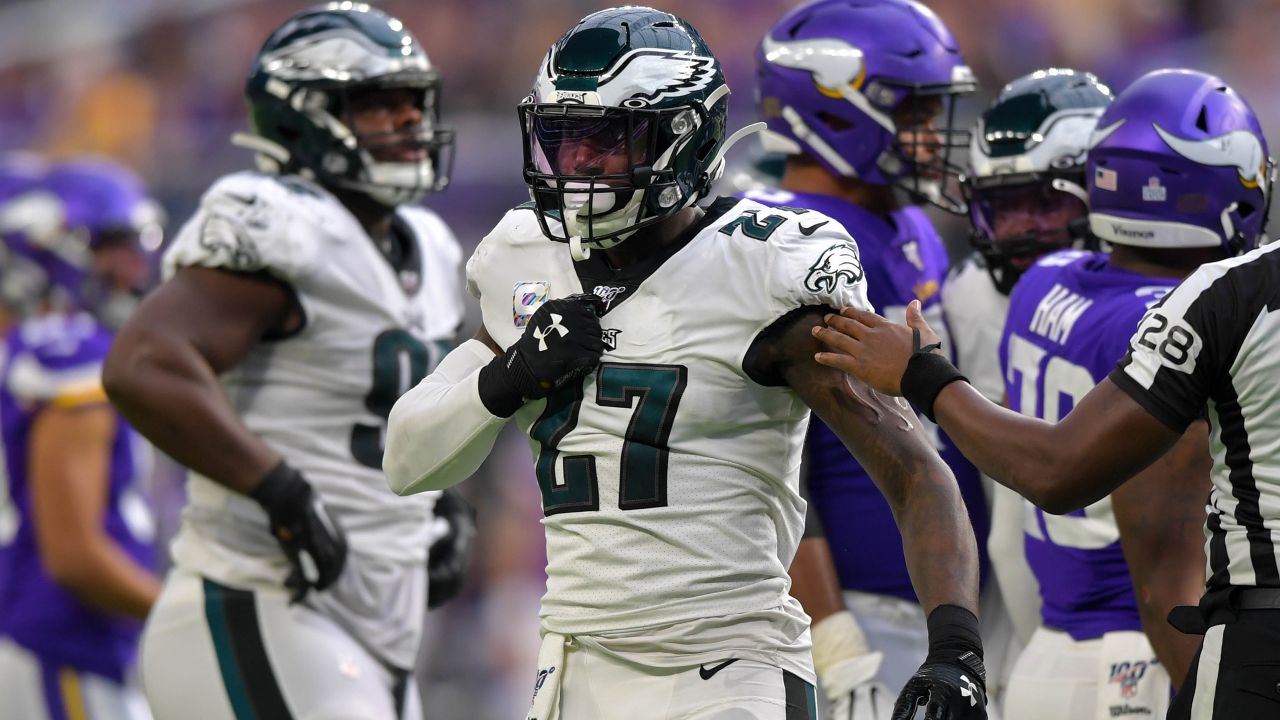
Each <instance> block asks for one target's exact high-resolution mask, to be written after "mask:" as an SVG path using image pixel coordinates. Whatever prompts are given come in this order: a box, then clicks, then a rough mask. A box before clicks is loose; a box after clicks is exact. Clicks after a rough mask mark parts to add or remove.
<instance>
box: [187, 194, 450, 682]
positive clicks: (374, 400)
mask: <svg viewBox="0 0 1280 720" xmlns="http://www.w3.org/2000/svg"><path fill="white" fill-rule="evenodd" d="M392 226H393V230H392V232H393V234H395V235H397V236H398V238H399V239H400V240H401V241H402V242H401V247H402V248H404V249H405V250H404V252H405V254H404V256H403V258H402V262H399V263H397V266H393V265H392V263H391V262H390V261H389V260H388V259H387V257H386V256H385V255H384V254H383V253H382V252H380V251H379V249H378V247H377V245H376V244H375V243H374V241H373V240H372V239H371V238H370V237H369V235H368V234H367V233H366V232H365V230H364V229H363V227H362V226H361V225H360V224H359V222H358V221H357V220H356V218H355V217H354V216H353V215H352V214H351V213H350V212H349V211H348V210H347V209H346V207H345V206H343V205H342V204H341V203H340V202H339V201H338V200H337V199H336V198H335V197H334V196H333V195H331V194H330V193H329V192H328V191H326V190H324V189H323V188H321V187H319V186H317V185H314V184H311V183H309V182H306V181H304V180H302V179H299V178H297V177H294V176H282V177H277V176H268V175H259V174H255V173H248V172H244V173H236V174H233V175H229V176H227V177H224V178H222V179H221V180H219V181H218V182H217V183H216V184H215V185H214V186H213V187H212V188H211V189H210V190H209V192H208V193H207V194H206V195H205V197H204V198H203V200H202V202H201V206H200V208H199V210H198V211H197V212H196V214H195V216H194V217H193V218H192V219H191V220H190V221H189V222H188V223H187V224H186V225H185V226H184V227H183V228H182V230H181V232H180V233H179V235H178V236H177V238H176V239H175V240H174V243H173V245H172V247H171V248H170V249H169V251H168V253H167V254H166V256H165V273H166V276H168V275H172V274H173V273H174V272H175V271H176V270H177V269H178V268H180V267H184V266H198V267H209V268H219V269H223V270H228V271H232V272H238V273H249V274H265V275H269V276H271V277H273V278H276V279H278V280H280V281H281V282H283V283H285V284H286V285H288V286H289V288H290V289H291V290H292V292H293V295H294V297H295V300H296V302H297V305H298V307H299V308H300V309H301V311H302V314H303V315H304V317H305V319H304V321H303V325H302V327H301V328H300V329H299V330H297V331H296V332H294V333H293V334H291V335H289V336H287V337H266V338H263V339H262V341H260V342H258V343H257V344H256V345H254V346H253V348H252V349H251V350H250V351H249V353H248V354H247V355H246V356H245V358H244V359H243V360H242V361H241V362H240V364H239V365H238V366H237V367H235V368H233V369H231V370H229V371H227V372H226V373H224V374H223V375H222V376H221V378H220V379H221V381H222V384H223V386H224V388H225V389H226V394H227V397H228V399H229V400H230V402H231V404H232V407H233V408H234V409H235V410H236V412H237V414H238V415H239V416H240V418H241V419H242V420H243V422H244V424H245V425H246V426H247V427H248V428H249V430H251V431H252V432H254V433H255V434H257V435H258V436H259V437H261V438H262V439H263V440H265V441H266V442H267V444H268V445H270V446H271V447H272V448H273V449H275V450H276V451H277V452H279V453H280V454H281V455H283V456H284V458H285V459H286V460H287V461H288V462H289V464H290V465H292V466H293V467H295V468H297V469H298V470H300V471H301V472H302V473H303V475H305V476H306V478H307V480H308V481H310V483H311V484H312V486H313V487H314V488H315V490H316V491H317V492H318V493H319V494H320V497H321V498H322V499H323V500H324V503H325V505H326V506H327V507H328V508H329V509H330V510H331V511H332V512H333V513H334V514H335V516H336V517H337V518H338V521H339V522H340V523H341V524H342V527H343V529H344V530H345V531H346V535H347V540H348V543H349V544H350V554H349V556H348V559H347V566H346V569H345V570H344V572H343V574H342V576H341V577H340V578H339V580H338V582H337V583H336V584H335V585H334V587H333V588H331V589H330V591H328V592H325V593H316V594H315V595H314V596H313V597H312V598H309V599H308V604H310V605H312V606H314V607H317V609H320V610H321V611H322V612H325V613H326V614H329V615H330V616H332V617H333V618H334V619H335V620H337V621H338V623H339V624H341V625H344V626H345V627H346V628H347V629H348V630H349V631H351V634H352V635H353V636H354V637H356V638H359V639H361V641H362V642H364V643H365V644H366V645H368V646H369V649H370V650H371V651H372V652H373V653H374V654H375V655H376V656H377V657H379V658H380V659H382V660H383V661H384V662H388V663H390V664H392V665H394V666H396V667H402V668H407V667H412V666H413V663H414V654H415V653H416V650H417V644H418V635H419V632H418V630H419V628H420V624H421V616H422V612H423V609H424V608H425V607H426V598H425V589H426V588H425V576H424V574H423V573H424V572H425V567H426V556H427V550H428V548H429V547H430V545H431V543H432V542H433V541H434V539H435V538H434V537H433V536H432V534H431V533H432V532H433V530H432V528H433V523H432V522H431V517H432V507H433V505H434V503H435V498H436V497H437V496H438V493H424V494H422V495H418V496H414V497H412V498H402V497H398V496H396V495H395V494H394V493H392V492H391V491H390V490H389V489H388V488H387V483H386V479H385V477H384V475H383V472H382V447H383V437H384V435H385V431H386V425H385V423H386V418H387V413H388V412H390V410H391V406H392V405H393V404H394V403H395V401H396V399H397V398H398V397H399V396H400V395H401V394H402V393H403V392H404V391H405V390H407V389H408V388H410V387H413V386H414V385H415V384H416V383H417V382H418V381H419V380H420V379H422V378H423V377H424V376H425V375H426V374H427V373H428V372H430V370H431V369H432V368H434V367H435V365H436V363H437V362H438V361H439V359H440V358H441V357H443V356H444V354H445V353H446V352H447V351H448V350H449V348H450V346H451V345H452V343H453V341H454V339H455V336H456V334H457V331H458V328H459V325H460V324H461V322H462V319H463V313H464V309H463V305H462V287H461V261H462V255H461V250H460V248H459V247H458V245H457V242H456V240H455V239H454V237H453V234H452V233H451V232H450V231H449V229H448V228H447V227H446V226H445V224H444V223H443V222H442V221H441V220H440V219H439V218H438V217H437V216H436V215H435V214H433V213H432V212H430V211H428V210H426V209H425V208H421V207H412V206H401V207H400V208H399V209H398V210H397V211H396V214H395V216H394V219H393V222H392ZM397 268H398V269H397ZM173 556H174V562H175V564H176V565H177V566H179V567H180V568H182V569H185V570H187V571H190V572H193V573H196V574H199V575H202V576H204V577H208V578H210V579H212V580H214V581H216V582H219V583H223V584H226V585H231V586H236V587H242V588H266V587H269V588H273V589H278V588H280V587H282V585H283V582H284V579H285V576H286V574H287V570H288V566H287V564H286V562H285V558H284V555H283V554H282V553H281V551H280V548H279V545H278V544H277V543H276V541H275V539H274V538H273V537H272V535H271V534H270V533H269V532H268V529H267V518H266V515H265V514H264V513H263V511H262V509H261V507H260V506H259V505H258V504H257V503H256V502H254V501H253V500H252V499H250V498H248V497H246V496H244V495H241V494H239V493H236V492H234V491H231V490H229V489H227V488H225V487H224V486H222V485H220V484H218V483H216V482H213V481H211V480H209V479H207V478H204V477H201V476H200V475H198V474H196V473H191V475H190V480H189V484H188V501H187V507H186V508H185V509H184V511H183V524H182V529H181V530H180V531H179V533H178V536H177V538H176V539H175V541H174V545H173Z"/></svg>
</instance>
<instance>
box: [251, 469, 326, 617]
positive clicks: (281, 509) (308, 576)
mask: <svg viewBox="0 0 1280 720" xmlns="http://www.w3.org/2000/svg"><path fill="white" fill-rule="evenodd" d="M249 496H250V497H252V498H253V499H254V500H257V501H258V503H259V504H260V505H262V508H263V509H264V510H266V511H267V518H268V519H269V520H270V523H271V534H272V535H274V536H275V538H276V542H278V543H280V547H281V548H282V549H283V550H284V554H285V557H287V558H288V559H289V564H290V565H291V566H293V569H292V571H290V573H289V577H288V578H287V579H286V580H285V583H284V584H285V587H287V588H288V589H289V590H290V602H295V603H296V602H299V601H301V600H302V599H303V598H304V597H306V595H307V592H308V591H310V590H312V589H314V590H324V589H325V588H327V587H329V586H330V585H332V584H333V582H334V581H335V580H337V579H338V576H339V575H341V574H342V568H343V566H344V565H345V564H346V561H347V539H346V537H345V536H344V535H343V533H342V528H341V527H340V526H339V525H338V523H337V521H336V520H335V519H334V518H333V516H332V515H330V514H329V511H328V510H327V509H326V508H325V506H324V503H322V502H321V501H320V497H319V496H318V495H316V494H315V491H314V490H312V489H311V483H308V482H307V481H306V479H305V478H303V477H302V473H300V472H298V471H297V470H294V469H293V468H291V467H289V466H288V465H287V464H285V462H284V461H283V460H282V461H280V464H279V465H276V466H275V467H274V468H272V469H271V471H270V472H268V473H267V474H266V476H264V477H263V478H262V480H261V481H260V482H259V483H258V484H257V485H256V486H254V488H253V489H252V490H250V491H249Z"/></svg>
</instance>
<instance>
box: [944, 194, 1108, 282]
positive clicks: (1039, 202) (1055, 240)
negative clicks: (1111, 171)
mask: <svg viewBox="0 0 1280 720" xmlns="http://www.w3.org/2000/svg"><path fill="white" fill-rule="evenodd" d="M1083 181H1084V178H1083V173H1080V172H1075V173H1017V174H1012V175H1003V176H994V177H989V178H979V179H969V178H966V180H965V183H964V188H965V197H966V199H967V202H968V206H969V221H970V223H971V224H972V227H973V232H972V234H971V235H970V242H971V244H972V245H973V247H974V249H975V250H977V251H978V253H979V254H981V255H982V257H983V259H984V260H986V264H987V270H988V272H990V273H991V278H992V280H993V281H994V282H995V285H996V289H998V290H999V291H1000V292H1001V293H1003V294H1005V295H1008V294H1009V293H1010V292H1011V291H1012V290H1013V286H1014V284H1016V283H1017V281H1018V278H1019V277H1021V275H1022V273H1023V272H1025V271H1026V270H1027V268H1029V267H1031V265H1032V264H1034V263H1035V261H1036V260H1037V259H1038V258H1039V257H1041V256H1042V255H1047V254H1049V253H1051V252H1056V251H1058V250H1065V249H1068V248H1071V247H1074V246H1077V245H1083V246H1086V247H1089V246H1092V245H1093V244H1094V243H1093V242H1092V239H1091V237H1090V236H1089V219H1088V216H1089V205H1088V203H1086V202H1085V201H1084V200H1083V199H1082V198H1081V195H1082V194H1083V192H1084V191H1083V189H1082V188H1080V185H1079V183H1082V182H1083Z"/></svg>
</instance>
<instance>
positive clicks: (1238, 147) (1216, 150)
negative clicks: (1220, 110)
mask: <svg viewBox="0 0 1280 720" xmlns="http://www.w3.org/2000/svg"><path fill="white" fill-rule="evenodd" d="M1153 127H1155V129H1156V132H1157V133H1158V134H1159V135H1160V139H1161V140H1164V141H1165V143H1167V144H1168V145H1169V147H1170V148H1172V149H1173V151H1174V152H1176V153H1178V154H1179V155H1181V156H1182V157H1184V158H1186V159H1188V160H1190V161H1192V162H1197V163H1200V164H1201V165H1209V166H1212V167H1234V168H1235V169H1236V170H1239V171H1240V183H1241V184H1242V185H1244V186H1245V187H1262V189H1263V191H1266V189H1267V188H1266V183H1267V177H1266V173H1267V152H1266V150H1264V149H1263V148H1262V141H1261V140H1259V139H1258V136H1257V135H1254V134H1253V133H1251V132H1248V131H1246V130H1232V131H1231V132H1229V133H1227V134H1226V135H1221V136H1219V137H1215V138H1209V139H1208V140H1186V139H1183V138H1180V137H1178V136H1177V135H1174V134H1172V133H1170V132H1169V131H1168V130H1165V129H1164V128H1162V127H1160V125H1159V124H1158V123H1153Z"/></svg>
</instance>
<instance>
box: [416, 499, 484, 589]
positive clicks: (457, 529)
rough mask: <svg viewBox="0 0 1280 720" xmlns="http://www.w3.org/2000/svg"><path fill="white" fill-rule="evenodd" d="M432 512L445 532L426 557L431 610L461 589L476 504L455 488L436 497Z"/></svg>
mask: <svg viewBox="0 0 1280 720" xmlns="http://www.w3.org/2000/svg"><path fill="white" fill-rule="evenodd" d="M435 516H436V519H437V520H439V521H443V522H444V523H445V524H447V525H448V529H447V531H446V532H445V534H444V535H443V536H442V537H440V538H439V539H438V540H436V541H435V542H434V543H432V544H431V551H430V553H429V554H428V557H427V608H428V609H430V610H434V609H436V608H438V607H440V606H441V605H444V604H445V603H447V602H449V601H450V600H452V599H453V598H455V597H457V595H458V593H460V592H462V586H463V583H464V582H465V581H466V577H467V565H468V564H469V562H470V560H471V546H472V541H473V540H475V536H476V511H475V508H473V507H471V505H470V504H469V503H468V502H467V501H466V500H464V499H463V498H462V494H461V493H459V492H458V491H457V489H455V488H448V489H446V490H445V491H444V492H442V493H441V494H440V497H439V498H438V499H437V500H436V506H435Z"/></svg>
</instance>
